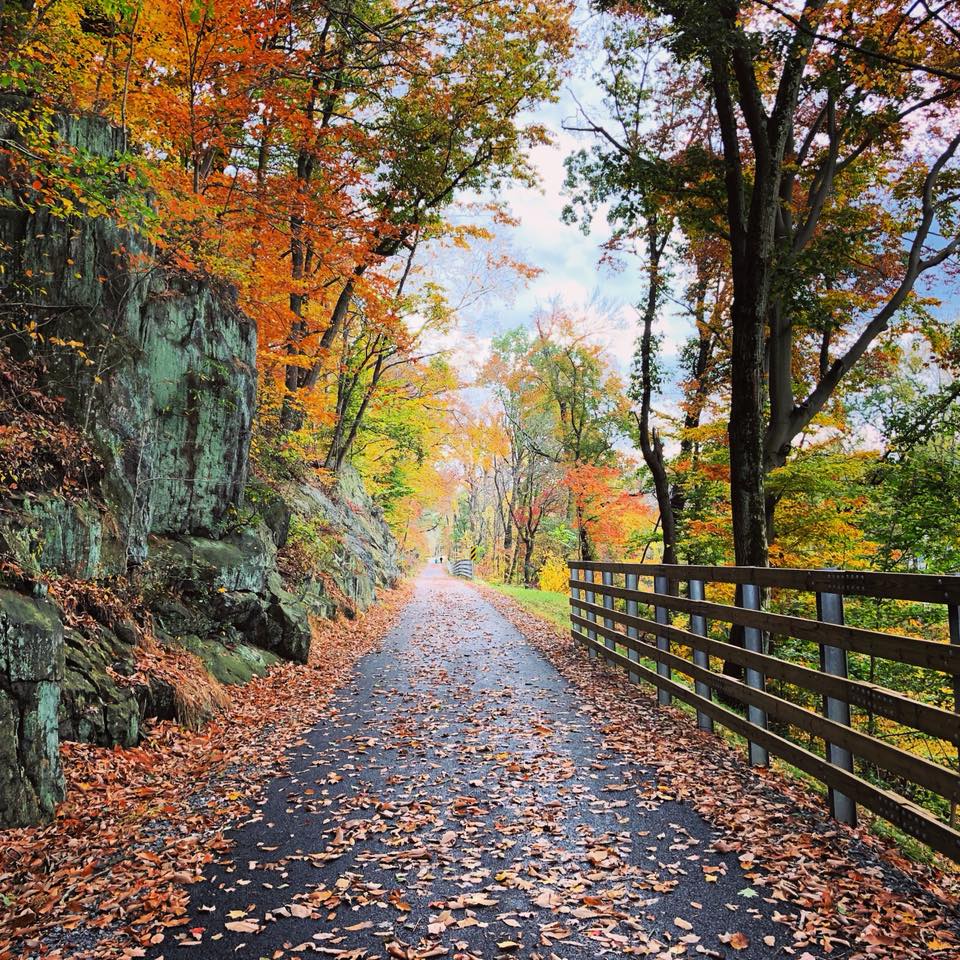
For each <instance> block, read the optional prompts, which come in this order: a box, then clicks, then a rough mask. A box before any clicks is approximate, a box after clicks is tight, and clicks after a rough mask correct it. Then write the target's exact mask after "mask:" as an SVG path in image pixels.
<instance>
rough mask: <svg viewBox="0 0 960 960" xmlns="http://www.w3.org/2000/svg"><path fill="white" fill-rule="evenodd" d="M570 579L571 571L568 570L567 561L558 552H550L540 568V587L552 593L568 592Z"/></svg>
mask: <svg viewBox="0 0 960 960" xmlns="http://www.w3.org/2000/svg"><path fill="white" fill-rule="evenodd" d="M569 580H570V573H569V571H568V570H567V563H566V561H565V560H564V559H563V558H562V557H558V556H557V555H556V554H550V555H549V556H548V557H547V559H546V560H545V561H544V562H543V566H542V567H541V568H540V574H539V583H540V589H541V590H548V591H549V592H550V593H566V592H567V583H568V581H569Z"/></svg>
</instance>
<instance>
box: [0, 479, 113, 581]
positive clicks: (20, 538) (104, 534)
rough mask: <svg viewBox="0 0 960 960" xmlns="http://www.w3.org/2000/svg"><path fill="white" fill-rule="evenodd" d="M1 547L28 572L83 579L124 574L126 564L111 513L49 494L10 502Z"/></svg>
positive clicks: (0, 526) (0, 527)
mask: <svg viewBox="0 0 960 960" xmlns="http://www.w3.org/2000/svg"><path fill="white" fill-rule="evenodd" d="M0 549H3V550H4V551H5V552H6V553H7V554H9V555H10V556H11V557H12V558H13V559H14V560H15V561H16V562H17V563H18V564H20V566H21V567H22V568H23V569H24V570H54V571H56V572H58V573H67V574H69V575H70V576H73V577H78V578H80V579H88V578H91V577H97V576H104V575H106V574H112V573H119V572H120V571H121V570H122V569H123V567H124V565H125V558H124V556H123V550H122V547H121V544H120V543H119V540H118V539H117V536H116V529H115V526H114V525H113V523H112V518H110V516H109V515H107V514H105V512H104V511H103V510H102V509H101V508H100V507H98V506H97V505H95V504H93V503H77V502H74V501H71V500H66V499H64V498H63V497H55V496H49V495H31V496H24V497H20V498H17V499H11V500H8V501H7V502H6V503H5V504H4V510H3V513H2V515H0Z"/></svg>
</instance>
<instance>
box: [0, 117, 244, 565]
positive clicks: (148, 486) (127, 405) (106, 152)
mask: <svg viewBox="0 0 960 960" xmlns="http://www.w3.org/2000/svg"><path fill="white" fill-rule="evenodd" d="M56 123H57V126H58V131H57V132H58V133H59V135H60V137H61V138H62V140H63V141H64V142H66V143H67V144H69V145H70V146H72V147H74V148H76V149H77V150H79V151H81V152H82V153H83V154H84V155H87V156H90V157H102V158H111V157H114V156H116V155H118V154H119V153H121V152H122V148H123V144H122V134H121V132H120V131H119V130H118V129H117V128H115V127H113V126H111V125H110V124H109V123H107V122H106V121H104V120H100V119H97V118H89V117H88V118H80V119H78V118H73V117H70V116H66V115H61V116H59V117H58V118H57V120H56ZM0 136H2V137H3V138H5V139H7V140H15V139H16V137H17V132H16V130H15V129H13V128H11V129H5V130H4V129H0ZM2 174H3V171H2V170H0V183H3V182H4V177H3V176H2ZM0 251H3V254H2V257H0V259H2V265H3V274H2V276H3V278H4V279H5V286H6V289H5V291H4V293H7V295H6V296H4V299H5V300H7V301H8V302H12V301H13V299H14V297H13V296H11V294H14V293H15V291H19V292H20V293H22V292H23V289H24V286H25V285H26V286H27V287H35V289H32V290H31V296H32V298H33V299H32V303H33V306H32V307H31V309H32V311H34V312H35V314H36V317H35V318H34V319H36V321H37V322H42V323H43V329H44V335H45V336H46V337H47V338H48V339H49V337H50V336H56V337H57V338H58V339H59V340H60V341H62V342H65V343H76V344H80V345H82V352H81V351H80V350H71V349H63V350H59V351H55V352H52V353H51V354H50V356H49V364H48V371H49V372H48V377H49V382H50V385H51V388H52V389H55V390H57V391H58V392H60V393H63V394H64V395H65V396H66V397H67V398H68V400H69V403H70V407H71V409H72V410H73V413H74V417H75V420H76V422H77V423H78V425H79V426H80V427H81V428H82V429H83V431H84V432H85V433H86V434H88V435H89V436H90V437H92V438H93V440H94V441H95V442H96V444H97V447H98V451H99V452H100V455H101V456H102V457H103V458H104V459H105V460H106V462H107V471H106V490H105V491H104V492H105V495H106V498H107V500H108V501H109V503H110V506H111V511H110V512H111V517H112V519H113V520H114V521H115V522H116V523H117V524H118V525H119V527H120V533H121V542H120V545H121V547H122V553H121V555H120V557H108V556H106V555H105V556H103V557H101V558H100V560H101V562H102V563H104V564H105V565H110V563H111V562H114V563H115V562H122V561H123V560H124V559H131V560H133V561H135V562H139V561H142V560H143V559H145V557H146V553H147V538H148V537H149V535H150V534H151V533H180V532H187V531H194V530H204V531H213V530H215V529H216V527H217V525H218V523H220V521H221V520H222V519H223V517H224V516H225V515H226V514H227V513H228V511H229V510H230V509H231V508H234V507H236V506H237V505H238V504H239V503H240V501H241V499H242V496H243V490H244V484H245V482H246V478H247V469H248V459H247V454H248V451H249V444H250V429H251V423H252V419H253V409H254V397H255V392H256V328H255V326H254V324H253V323H252V322H251V321H250V320H249V318H247V317H246V316H245V315H244V314H243V313H242V312H241V311H240V310H239V309H238V308H237V305H236V297H235V294H234V292H233V290H232V289H231V288H229V287H227V286H225V285H222V284H216V283H213V282H211V281H208V280H205V279H198V278H195V277H191V276H187V275H185V274H183V273H182V272H180V271H176V270H172V269H168V268H165V267H164V266H163V265H162V263H160V262H158V259H157V251H156V250H155V249H154V247H153V245H152V244H151V243H149V242H148V241H147V240H145V239H144V238H143V237H141V236H140V235H139V234H138V233H136V232H134V231H131V230H128V229H124V228H121V227H119V226H118V225H117V224H115V223H113V222H112V221H110V220H108V219H106V218H103V217H101V218H97V219H91V218H87V217H78V218H72V219H63V218H60V217H53V216H51V215H50V214H49V213H48V212H47V211H45V210H44V209H42V208H40V209H37V210H35V211H34V212H27V211H26V210H24V209H22V208H19V209H18V207H17V206H16V205H9V206H8V205H0ZM34 278H36V282H35V283H34V282H33V281H34Z"/></svg>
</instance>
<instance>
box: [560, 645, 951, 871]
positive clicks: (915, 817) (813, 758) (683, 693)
mask: <svg viewBox="0 0 960 960" xmlns="http://www.w3.org/2000/svg"><path fill="white" fill-rule="evenodd" d="M571 634H572V635H573V636H574V637H575V639H583V640H585V639H586V638H584V637H582V635H581V634H579V633H578V631H576V630H573V631H571ZM587 642H589V641H587ZM593 645H594V647H595V648H598V652H599V653H600V654H601V655H602V656H603V657H605V658H606V659H607V660H609V661H611V662H612V663H614V664H616V665H617V666H619V667H622V668H624V669H625V670H632V671H634V672H636V673H639V674H640V675H641V676H642V677H643V678H644V679H645V680H647V681H648V682H649V683H651V684H654V685H659V684H664V685H669V687H670V692H671V693H672V694H673V695H674V696H675V697H676V698H677V699H678V700H683V701H684V702H685V703H689V704H690V705H691V706H693V707H695V708H696V709H698V710H702V711H703V712H704V713H706V714H708V715H709V716H711V717H712V718H713V719H714V720H715V721H716V722H717V723H720V724H722V725H723V726H725V727H726V728H727V729H728V730H732V731H734V733H738V734H740V735H741V736H743V737H746V738H747V739H750V738H753V739H755V740H757V741H758V742H761V743H763V745H764V746H765V747H766V748H767V749H768V750H770V752H771V753H773V754H775V755H776V756H778V757H781V758H782V759H784V760H786V761H787V762H788V763H791V764H793V766H795V767H798V768H799V769H800V770H803V771H804V772H805V773H809V774H810V775H811V776H813V777H816V778H817V779H818V780H820V781H821V782H823V783H825V784H826V785H827V786H832V787H835V788H837V789H839V790H842V791H843V792H844V793H845V794H847V796H849V797H852V798H853V799H854V800H855V801H856V802H857V803H860V804H862V805H863V806H865V807H866V808H867V809H869V810H872V811H873V812H874V813H876V814H878V815H879V816H881V817H883V819H885V820H888V821H889V822H890V823H893V824H895V825H896V826H898V827H899V828H900V829H901V830H904V831H905V832H906V833H909V834H910V835H911V836H913V837H916V838H917V839H918V840H920V841H922V842H923V843H926V844H927V845H928V846H930V847H932V848H933V849H934V850H937V851H939V852H940V853H942V854H944V855H945V856H947V857H950V858H951V859H953V860H956V861H957V862H960V832H957V831H956V830H954V829H952V828H951V827H949V826H948V825H947V824H945V823H942V822H941V821H940V820H938V819H936V817H934V816H933V815H932V814H931V813H930V812H929V811H927V810H924V809H923V808H922V807H918V806H917V805H916V804H914V803H911V802H910V801H909V800H907V799H906V798H905V797H902V796H900V794H898V793H894V792H893V791H891V790H882V789H880V788H879V787H876V786H874V785H873V784H872V783H867V781H866V780H862V779H861V778H860V777H858V776H856V774H853V773H848V772H847V771H846V770H842V769H840V768H839V767H834V766H833V765H832V764H830V763H828V762H827V761H826V760H824V759H823V758H822V757H818V756H817V755H816V754H813V753H810V752H809V751H808V750H804V749H803V747H800V746H798V745H797V744H795V743H793V742H792V741H790V740H787V739H785V738H783V737H780V736H778V735H777V734H775V733H771V732H770V731H769V730H757V729H755V728H754V727H753V726H752V725H751V724H750V722H749V721H748V720H747V719H746V718H744V717H741V716H740V715H739V714H736V713H733V712H732V711H730V710H727V709H725V708H724V707H721V706H720V705H719V704H717V703H714V702H713V701H711V700H706V699H705V698H703V697H700V696H697V694H696V693H694V692H693V691H692V690H690V689H688V688H687V687H685V686H683V684H681V683H677V682H676V681H674V680H667V679H666V678H664V677H661V676H659V675H658V674H657V672H656V671H655V670H651V669H649V668H648V667H646V666H644V665H643V664H639V663H634V662H633V661H631V660H629V659H628V658H627V657H625V656H623V655H622V654H619V653H617V652H616V651H615V650H608V649H607V648H606V647H604V646H602V645H601V644H598V643H597V642H596V641H594V642H593Z"/></svg>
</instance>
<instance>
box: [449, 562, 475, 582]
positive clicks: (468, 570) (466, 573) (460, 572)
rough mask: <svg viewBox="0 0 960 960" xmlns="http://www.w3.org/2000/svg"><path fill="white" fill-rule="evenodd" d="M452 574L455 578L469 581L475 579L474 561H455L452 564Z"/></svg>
mask: <svg viewBox="0 0 960 960" xmlns="http://www.w3.org/2000/svg"><path fill="white" fill-rule="evenodd" d="M450 572H451V573H452V574H453V575H454V576H455V577H464V578H465V579H467V580H472V579H473V561H472V560H454V561H453V562H452V563H451V564H450Z"/></svg>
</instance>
